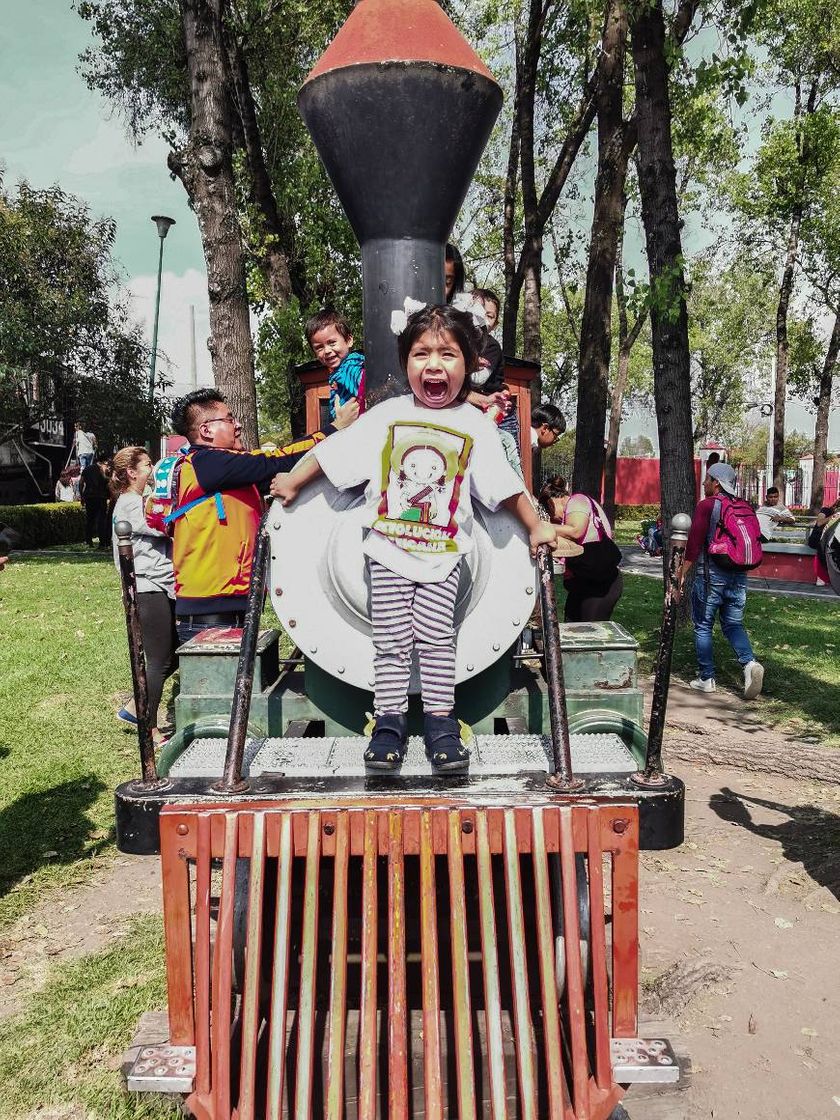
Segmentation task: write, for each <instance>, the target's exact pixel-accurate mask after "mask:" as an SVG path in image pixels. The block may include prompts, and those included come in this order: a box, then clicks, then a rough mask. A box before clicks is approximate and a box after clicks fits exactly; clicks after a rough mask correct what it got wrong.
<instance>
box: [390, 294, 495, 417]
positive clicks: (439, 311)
mask: <svg viewBox="0 0 840 1120" xmlns="http://www.w3.org/2000/svg"><path fill="white" fill-rule="evenodd" d="M426 331H431V332H432V333H433V334H435V335H442V334H444V333H446V332H448V333H449V334H451V335H452V338H453V339H454V340H455V342H456V343H457V344H458V347H459V349H460V351H461V353H462V354H463V355H464V368H465V369H466V371H467V376H466V377H465V378H464V384H463V387H462V389H461V392H460V393H459V394H458V400H459V401H462V400H466V397H467V394H468V393H469V392H471V390H472V382H471V381H470V374H471V373H474V372H475V370H477V369H478V359H479V358H480V357H481V349H482V346H483V345H484V340H483V333H482V331H481V330H480V329H479V328H478V327H477V326H476V325H475V323H474V322H473V319H472V316H471V315H468V314H467V313H466V311H458V310H457V308H454V307H450V306H449V305H448V304H433V305H432V306H431V307H424V308H422V310H420V311H415V312H414V314H413V315H409V317H408V322H407V323H406V326H405V330H404V331H403V332H402V334H401V335H400V337H399V339H398V341H397V346H398V349H399V355H400V365H401V366H402V370H403V373H405V371H406V369H407V368H408V355H409V354H410V353H411V348H412V346H413V345H414V343H415V342H416V341H417V339H418V338H419V337H420V336H421V335H423V334H425V333H426Z"/></svg>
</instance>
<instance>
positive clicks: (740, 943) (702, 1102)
mask: <svg viewBox="0 0 840 1120" xmlns="http://www.w3.org/2000/svg"><path fill="white" fill-rule="evenodd" d="M672 770H673V771H674V772H675V773H677V774H678V775H679V776H680V777H681V778H682V779H683V781H684V782H685V784H686V838H685V843H684V844H683V845H682V847H680V848H678V849H676V850H674V851H671V852H661V853H646V854H644V855H643V857H642V874H641V882H640V891H639V894H640V915H639V924H640V940H641V956H642V1001H643V1006H644V1008H645V1011H646V1012H647V1014H648V1015H649V1016H650V1017H652V1018H655V1019H657V1020H664V1021H665V1025H666V1028H667V1029H668V1030H669V1032H670V1034H671V1038H672V1041H674V1042H676V1043H677V1044H678V1049H679V1050H682V1051H685V1052H687V1053H688V1055H689V1056H690V1058H691V1063H692V1073H691V1078H690V1085H689V1088H688V1089H687V1091H686V1092H685V1093H684V1094H679V1096H680V1097H681V1098H682V1101H683V1107H682V1108H677V1109H675V1110H674V1111H673V1112H672V1113H670V1114H671V1115H673V1116H674V1118H675V1120H677V1117H679V1118H680V1120H681V1118H682V1116H685V1117H686V1118H687V1120H701V1118H702V1120H712V1118H715V1120H735V1118H740V1117H742V1118H744V1120H771V1118H773V1120H775V1118H776V1117H779V1118H780V1120H781V1118H782V1117H783V1118H784V1120H822V1118H823V1117H826V1118H828V1117H831V1116H835V1115H836V1116H840V1109H839V1108H838V1106H840V1063H838V1049H837V1002H838V995H840V987H838V979H837V977H838V971H837V961H838V958H840V920H838V915H840V901H838V900H839V899H840V860H838V858H837V857H838V852H840V815H838V814H840V787H838V786H837V785H827V784H819V783H815V782H796V781H792V780H791V779H789V778H779V777H772V776H769V775H765V774H759V775H755V774H748V773H744V772H743V771H738V770H730V769H723V768H719V767H697V766H691V765H687V764H685V763H678V764H676V765H674V766H673V767H672ZM626 1107H627V1111H628V1113H629V1114H630V1116H631V1118H632V1120H648V1117H649V1116H650V1115H651V1113H650V1111H649V1110H647V1109H646V1108H644V1107H643V1106H641V1107H639V1106H637V1107H634V1105H633V1095H632V1094H631V1095H630V1098H629V1099H628V1101H627V1102H626ZM656 1115H657V1116H659V1115H662V1116H663V1117H665V1116H668V1115H669V1111H668V1110H665V1109H663V1110H662V1111H661V1112H657V1114H656Z"/></svg>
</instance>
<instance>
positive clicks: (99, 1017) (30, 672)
mask: <svg viewBox="0 0 840 1120" xmlns="http://www.w3.org/2000/svg"><path fill="white" fill-rule="evenodd" d="M625 580H626V591H625V594H624V597H623V599H622V600H621V602H620V604H619V606H618V608H617V611H616V615H615V617H616V621H618V622H621V623H622V624H623V625H624V626H626V627H627V629H628V630H630V631H631V632H632V633H633V634H635V635H636V637H637V638H638V639H639V640H640V642H641V646H642V659H643V665H642V668H643V670H644V669H649V668H650V666H651V663H652V658H653V654H654V651H655V643H656V631H657V629H658V626H659V620H660V610H661V594H660V588H659V586H658V584H657V583H656V581H654V580H652V579H647V578H644V577H642V576H636V577H634V576H626V577H625ZM747 625H748V628H749V631H750V634H751V637H752V639H753V641H754V644H755V647H756V651H757V653H758V655H759V657H760V658H761V659H762V660H763V661H764V663H765V665H766V668H767V675H766V678H765V691H766V694H767V695H766V698H764V699H762V700H761V701H760V702H759V703H758V704H757V705H756V712H757V714H759V715H764V716H766V718H768V719H772V720H774V721H779V722H782V721H786V722H788V723H789V724H791V725H792V729H793V730H794V731H796V733H797V734H799V733H802V731H804V730H805V729H806V728H807V729H809V730H812V731H813V732H814V733H816V734H818V735H819V737H820V739H821V741H823V742H829V743H832V744H833V745H840V704H838V703H837V685H838V683H840V674H838V670H837V644H838V642H840V637H838V636H840V599H838V600H837V601H836V602H835V601H831V602H825V601H822V600H793V599H791V600H786V599H784V598H781V597H773V596H769V595H764V594H761V595H759V594H755V595H752V596H751V597H750V599H749V603H748V608H747ZM0 627H2V634H3V641H2V643H0V756H2V767H3V783H2V790H1V791H0V931H2V929H3V927H4V926H8V924H9V923H10V922H11V921H13V920H14V919H15V918H16V917H18V916H20V915H22V914H24V913H26V912H28V911H29V910H31V909H32V907H33V906H34V905H35V903H36V902H42V903H43V902H44V901H46V902H48V903H49V902H50V900H51V899H52V898H54V897H55V898H56V899H57V898H58V895H57V894H56V893H55V892H56V891H57V890H58V889H59V888H66V887H68V886H72V885H73V884H75V883H80V882H83V881H85V880H86V879H87V878H88V877H89V876H90V874H91V872H92V870H94V869H95V867H97V866H101V864H102V862H103V861H105V860H108V859H109V858H110V857H111V856H112V854H113V852H114V844H113V833H112V824H113V789H114V786H115V785H117V784H118V783H119V782H121V781H123V780H125V779H127V778H130V777H134V776H136V774H137V773H138V766H139V764H138V760H137V749H136V742H135V739H134V737H133V736H131V735H126V734H125V733H124V732H123V730H122V729H121V727H120V726H119V725H118V724H117V723H116V722H115V720H114V710H115V698H116V694H117V693H119V692H125V691H127V690H128V688H129V679H130V678H129V667H128V655H127V650H126V637H125V625H124V621H123V615H122V608H121V605H120V600H119V590H118V581H117V575H116V572H115V570H114V567H113V564H112V562H111V559H110V556H108V555H106V556H103V555H101V554H99V555H98V554H89V553H87V552H80V553H79V554H78V555H77V556H76V555H74V556H72V557H58V556H52V557H51V556H49V555H48V554H43V555H41V556H39V557H37V558H20V559H19V560H18V561H14V560H13V562H12V563H11V564H10V565H9V566H8V568H7V569H6V571H5V572H4V573H3V574H2V576H0ZM717 661H718V665H719V666H720V667H721V672H720V676H719V679H720V681H721V683H722V684H727V683H730V684H732V685H737V684H738V683H739V681H740V673H739V671H738V667H737V665H736V664H735V662H734V659H733V658H732V656H731V653H730V651H729V647H728V646H727V645H726V643H725V642H724V641H723V640H722V639H719V640H718V650H717ZM674 666H675V671H676V672H677V673H678V674H680V675H681V676H684V677H690V676H691V675H692V674H693V642H692V638H691V633H690V632H689V631H683V632H681V633H680V634H679V635H678V638H677V644H676V649H675V656H674ZM137 930H138V935H137V936H134V937H128V938H125V939H123V940H121V941H118V942H116V943H114V944H113V945H112V946H111V947H109V949H108V950H107V951H106V952H103V953H99V954H96V955H94V956H91V957H87V958H84V959H83V960H81V961H76V962H73V963H65V964H62V965H59V966H56V967H54V968H53V970H52V972H51V974H50V979H49V980H48V982H47V984H46V987H44V988H42V989H41V990H40V991H39V992H37V993H35V994H34V995H32V996H30V997H29V998H28V999H27V1000H25V1001H24V1005H23V1008H22V1010H21V1011H20V1012H19V1013H18V1014H16V1015H14V1016H12V1017H10V1018H8V1019H7V1020H5V1021H4V1022H2V1023H0V1083H2V1084H3V1085H4V1091H3V1093H2V1094H0V1120H6V1118H9V1120H11V1118H14V1120H20V1118H25V1117H29V1116H32V1117H33V1118H34V1117H35V1116H36V1115H39V1114H40V1112H39V1111H36V1110H37V1109H38V1108H39V1106H49V1105H60V1104H69V1105H75V1106H76V1107H77V1109H81V1111H76V1112H71V1113H66V1112H63V1111H62V1112H59V1113H56V1115H60V1116H65V1115H68V1116H69V1115H72V1116H73V1117H74V1118H75V1117H76V1116H78V1117H82V1116H83V1117H85V1118H87V1117H90V1118H97V1120H98V1118H100V1117H101V1118H102V1120H140V1118H150V1120H151V1118H154V1120H158V1118H163V1117H167V1116H173V1115H175V1112H174V1110H173V1109H172V1107H171V1106H170V1105H168V1104H166V1103H161V1102H160V1101H153V1100H148V1099H139V1100H137V1099H133V1098H129V1097H128V1095H127V1094H126V1093H125V1092H124V1091H123V1089H122V1082H121V1079H120V1075H119V1072H118V1057H119V1054H120V1052H121V1050H122V1048H123V1047H124V1045H125V1044H126V1043H127V1041H128V1039H129V1038H130V1036H131V1033H132V1031H133V1028H134V1026H135V1024H136V1021H137V1018H138V1017H139V1015H140V1013H141V1011H143V1010H146V1009H148V1008H152V1007H162V1006H163V1004H164V992H163V972H162V965H161V961H162V947H161V934H160V922H159V920H158V919H148V918H147V919H143V920H142V922H140V923H138V927H137ZM22 1054H26V1055H27V1057H26V1060H25V1062H21V1055H22Z"/></svg>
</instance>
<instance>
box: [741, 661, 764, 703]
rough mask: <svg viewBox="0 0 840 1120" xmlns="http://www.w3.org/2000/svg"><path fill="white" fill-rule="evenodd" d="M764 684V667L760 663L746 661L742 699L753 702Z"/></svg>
mask: <svg viewBox="0 0 840 1120" xmlns="http://www.w3.org/2000/svg"><path fill="white" fill-rule="evenodd" d="M763 684H764V666H763V665H762V664H761V662H760V661H748V662H747V664H746V665H745V666H744V699H745V700H755V698H756V696H758V695H759V694H760V693H761V686H762V685H763Z"/></svg>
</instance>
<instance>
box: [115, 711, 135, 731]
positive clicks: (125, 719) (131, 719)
mask: <svg viewBox="0 0 840 1120" xmlns="http://www.w3.org/2000/svg"><path fill="white" fill-rule="evenodd" d="M117 719H118V720H119V721H120V723H127V724H128V725H129V727H136V726H137V716H133V715H132V714H131V712H130V711H128V709H127V708H120V710H119V711H118V712H117Z"/></svg>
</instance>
